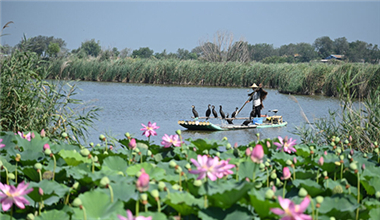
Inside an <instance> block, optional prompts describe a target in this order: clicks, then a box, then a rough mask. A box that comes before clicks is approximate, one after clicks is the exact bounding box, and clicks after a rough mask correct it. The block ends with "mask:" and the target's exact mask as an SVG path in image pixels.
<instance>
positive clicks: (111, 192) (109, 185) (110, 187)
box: [108, 184, 113, 203]
mask: <svg viewBox="0 0 380 220" xmlns="http://www.w3.org/2000/svg"><path fill="white" fill-rule="evenodd" d="M108 189H110V195H111V203H113V189H112V186H111V184H108Z"/></svg>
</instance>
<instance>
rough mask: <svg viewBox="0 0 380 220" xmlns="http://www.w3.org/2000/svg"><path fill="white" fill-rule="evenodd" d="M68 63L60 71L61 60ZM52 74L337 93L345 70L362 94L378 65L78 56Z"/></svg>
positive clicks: (378, 74) (376, 78) (378, 77)
mask: <svg viewBox="0 0 380 220" xmlns="http://www.w3.org/2000/svg"><path fill="white" fill-rule="evenodd" d="M64 62H67V63H69V65H68V66H67V67H66V68H65V69H64V71H63V72H62V75H60V74H59V71H60V66H61V65H62V63H64ZM52 66H53V67H52V72H51V73H50V75H49V77H50V78H63V79H79V80H88V81H114V82H130V83H152V84H177V85H205V86H234V87H248V86H250V85H251V84H252V83H254V82H255V83H262V84H263V85H264V86H265V87H270V88H276V89H278V90H279V92H282V93H292V94H316V93H323V94H325V95H328V96H338V95H339V92H338V91H337V89H336V88H337V86H338V84H339V80H340V77H341V76H342V75H345V74H346V73H347V71H351V72H352V74H351V75H352V76H353V75H356V74H358V76H357V77H356V79H355V81H354V82H353V83H357V82H363V81H364V82H365V83H362V84H360V85H359V84H358V85H357V86H354V87H353V88H351V89H352V90H356V91H358V93H357V95H358V96H366V95H368V94H369V91H371V90H374V89H376V86H377V85H378V84H379V83H380V65H378V64H377V65H373V64H360V63H339V64H326V63H317V62H310V63H300V64H287V63H282V64H263V63H257V62H252V63H238V62H228V63H211V62H204V61H197V60H178V59H164V60H157V59H132V58H125V59H119V60H104V61H100V60H98V59H95V58H92V59H79V58H76V57H74V56H73V57H69V58H67V60H59V61H54V62H52Z"/></svg>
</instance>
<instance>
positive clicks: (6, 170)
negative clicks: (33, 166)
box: [3, 166, 9, 185]
mask: <svg viewBox="0 0 380 220" xmlns="http://www.w3.org/2000/svg"><path fill="white" fill-rule="evenodd" d="M3 168H4V170H5V174H6V176H7V185H9V179H8V169H7V168H6V167H5V166H3Z"/></svg>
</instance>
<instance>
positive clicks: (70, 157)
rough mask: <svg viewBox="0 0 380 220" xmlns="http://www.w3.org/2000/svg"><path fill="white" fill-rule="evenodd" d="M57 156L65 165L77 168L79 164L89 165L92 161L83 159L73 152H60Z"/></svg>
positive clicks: (86, 158)
mask: <svg viewBox="0 0 380 220" xmlns="http://www.w3.org/2000/svg"><path fill="white" fill-rule="evenodd" d="M58 154H59V156H60V157H62V158H63V159H64V160H65V161H66V163H67V165H69V166H78V165H79V164H81V163H91V162H92V160H91V159H89V158H88V157H83V156H82V155H81V154H80V153H79V152H77V151H74V150H61V151H59V153H58Z"/></svg>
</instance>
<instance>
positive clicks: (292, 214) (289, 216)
mask: <svg viewBox="0 0 380 220" xmlns="http://www.w3.org/2000/svg"><path fill="white" fill-rule="evenodd" d="M278 201H279V203H280V206H281V207H282V209H280V208H272V209H270V210H271V212H273V213H274V214H276V215H279V216H281V217H282V218H281V220H293V219H294V220H311V219H312V218H311V216H310V215H306V214H303V213H304V212H305V210H306V209H307V207H308V206H309V203H310V198H309V197H308V196H306V197H305V199H304V200H303V201H302V202H301V203H300V204H299V205H296V204H294V202H292V201H291V200H290V199H285V198H282V197H281V196H279V197H278Z"/></svg>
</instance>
